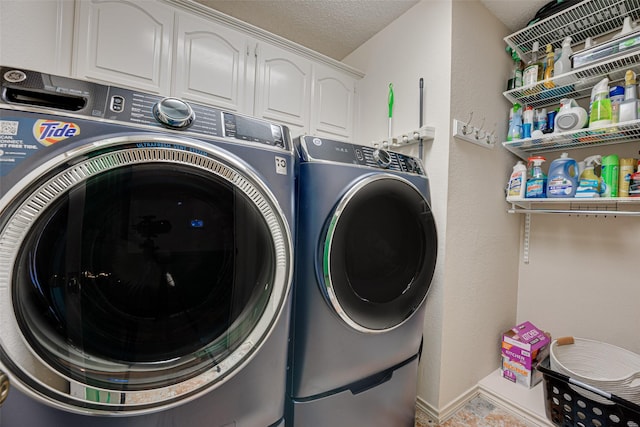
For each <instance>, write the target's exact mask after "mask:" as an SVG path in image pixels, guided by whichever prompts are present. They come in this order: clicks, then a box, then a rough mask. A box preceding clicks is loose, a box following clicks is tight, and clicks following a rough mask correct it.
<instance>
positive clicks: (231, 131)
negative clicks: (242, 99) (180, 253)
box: [0, 66, 293, 151]
mask: <svg viewBox="0 0 640 427" xmlns="http://www.w3.org/2000/svg"><path fill="white" fill-rule="evenodd" d="M0 90H1V93H0V104H5V105H15V106H20V107H21V108H25V107H27V108H28V107H32V108H38V109H39V110H40V111H41V112H46V113H50V114H61V115H65V116H81V117H84V118H99V119H105V120H109V121H114V122H118V123H124V124H129V125H132V126H135V127H146V128H152V129H154V128H155V129H163V130H167V131H171V132H181V133H186V134H191V136H194V137H198V136H206V137H216V138H231V139H234V140H236V141H237V142H240V143H246V142H251V143H258V144H262V145H268V146H270V147H273V148H275V149H281V150H286V151H291V150H292V147H293V144H292V142H291V137H290V135H289V129H288V128H287V127H286V126H284V125H280V124H276V123H271V122H268V121H266V120H262V119H258V118H255V117H250V116H244V115H241V114H236V113H231V112H226V111H222V110H219V109H217V108H214V107H209V106H205V105H200V104H195V103H191V102H186V101H183V100H181V99H178V98H171V97H162V96H160V95H156V94H150V93H145V92H142V91H137V90H130V89H125V88H120V87H116V86H108V85H102V84H98V83H93V82H88V81H84V80H78V79H72V78H68V77H62V76H55V75H51V74H46V73H41V72H37V71H31V70H23V69H17V68H12V67H2V66H0Z"/></svg>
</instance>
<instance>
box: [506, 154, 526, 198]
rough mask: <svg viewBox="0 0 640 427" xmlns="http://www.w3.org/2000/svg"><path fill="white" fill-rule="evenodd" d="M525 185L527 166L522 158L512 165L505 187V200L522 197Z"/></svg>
mask: <svg viewBox="0 0 640 427" xmlns="http://www.w3.org/2000/svg"><path fill="white" fill-rule="evenodd" d="M526 185H527V167H526V166H525V164H524V162H523V161H522V160H519V161H518V163H516V165H515V166H514V167H513V172H511V176H510V177H509V185H508V187H507V200H512V199H522V198H524V192H525V187H526Z"/></svg>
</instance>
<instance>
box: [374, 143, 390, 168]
mask: <svg viewBox="0 0 640 427" xmlns="http://www.w3.org/2000/svg"><path fill="white" fill-rule="evenodd" d="M373 160H375V161H376V163H377V164H378V166H380V167H382V168H385V169H386V168H388V167H389V165H390V164H391V155H390V154H389V152H388V151H387V150H383V149H381V148H378V149H376V150H374V152H373Z"/></svg>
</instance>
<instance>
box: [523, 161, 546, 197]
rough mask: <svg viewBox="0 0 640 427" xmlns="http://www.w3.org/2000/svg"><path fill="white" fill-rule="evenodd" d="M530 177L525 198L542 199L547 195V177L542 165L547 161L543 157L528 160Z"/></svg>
mask: <svg viewBox="0 0 640 427" xmlns="http://www.w3.org/2000/svg"><path fill="white" fill-rule="evenodd" d="M528 160H529V161H528V170H529V173H528V177H527V189H526V191H525V196H524V197H526V198H528V199H540V198H544V197H546V194H547V175H545V174H544V172H543V171H542V164H543V163H544V162H545V161H546V160H547V159H545V158H544V157H542V156H533V157H529V159H528Z"/></svg>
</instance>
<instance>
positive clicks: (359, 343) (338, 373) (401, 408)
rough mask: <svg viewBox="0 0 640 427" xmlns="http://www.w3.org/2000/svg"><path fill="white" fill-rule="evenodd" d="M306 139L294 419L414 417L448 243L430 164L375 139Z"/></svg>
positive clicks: (395, 422)
mask: <svg viewBox="0 0 640 427" xmlns="http://www.w3.org/2000/svg"><path fill="white" fill-rule="evenodd" d="M296 142H297V144H296V146H297V148H298V149H299V155H300V158H299V166H298V169H299V170H298V184H297V208H296V212H297V218H298V220H297V225H296V274H295V280H294V290H293V293H294V309H293V323H292V333H291V343H290V345H291V348H290V362H289V363H290V369H289V374H290V376H289V380H288V407H287V425H293V426H304V427H352V426H356V425H358V426H367V427H389V426H394V427H401V426H403V427H409V426H413V425H414V414H415V398H416V383H417V377H418V358H419V354H420V347H421V342H422V330H423V321H424V309H425V304H424V302H425V299H426V296H427V292H428V290H429V287H430V285H431V280H432V277H433V273H434V268H435V262H436V248H437V239H436V228H435V224H434V218H433V215H432V212H431V207H430V203H429V180H428V178H427V175H426V173H425V170H424V167H423V166H422V163H421V162H420V160H418V159H416V158H413V157H409V156H405V155H402V154H399V153H395V152H388V151H385V150H375V149H374V148H372V147H366V146H360V145H354V144H349V143H345V142H339V141H333V140H329V139H324V138H316V137H312V136H304V137H301V138H300V139H299V140H297V141H296ZM426 351H428V349H427V350H426Z"/></svg>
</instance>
